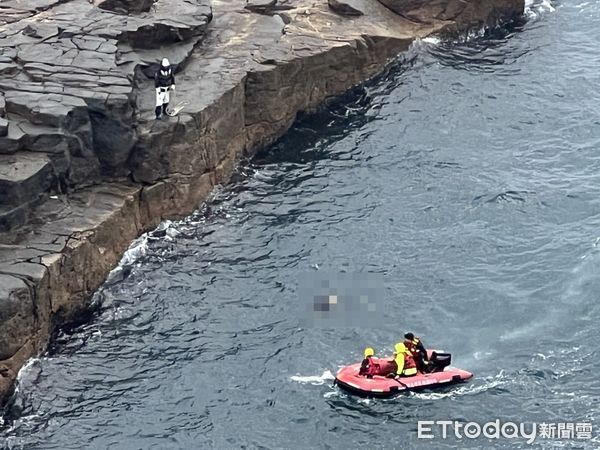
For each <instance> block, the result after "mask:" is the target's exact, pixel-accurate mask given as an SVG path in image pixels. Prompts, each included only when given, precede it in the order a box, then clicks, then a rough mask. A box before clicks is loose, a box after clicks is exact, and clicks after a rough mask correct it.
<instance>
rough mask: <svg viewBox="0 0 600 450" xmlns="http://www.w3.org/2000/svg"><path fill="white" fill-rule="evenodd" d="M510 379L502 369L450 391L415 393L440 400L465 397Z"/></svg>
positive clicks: (426, 398)
mask: <svg viewBox="0 0 600 450" xmlns="http://www.w3.org/2000/svg"><path fill="white" fill-rule="evenodd" d="M510 381H511V379H510V378H509V377H508V376H507V375H505V374H504V371H502V370H501V371H500V372H499V373H498V374H497V375H495V376H493V377H487V378H483V379H482V381H481V380H478V382H471V383H469V384H466V385H462V386H458V387H455V388H453V389H452V390H451V391H450V392H415V393H413V394H414V396H415V397H416V398H420V399H423V400H440V399H444V398H455V397H463V396H466V395H476V394H480V393H482V392H486V391H489V390H490V389H494V388H496V387H498V386H502V385H505V384H507V383H508V382H510Z"/></svg>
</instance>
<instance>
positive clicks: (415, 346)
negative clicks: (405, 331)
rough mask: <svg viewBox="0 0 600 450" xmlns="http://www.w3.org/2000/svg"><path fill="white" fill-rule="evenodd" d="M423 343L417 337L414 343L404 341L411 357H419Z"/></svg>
mask: <svg viewBox="0 0 600 450" xmlns="http://www.w3.org/2000/svg"><path fill="white" fill-rule="evenodd" d="M420 343H421V339H419V338H418V337H415V338H414V339H413V340H412V341H411V340H409V339H406V340H405V341H404V346H405V347H406V349H407V350H408V351H409V352H410V354H411V355H413V356H417V355H418V354H419V344H420Z"/></svg>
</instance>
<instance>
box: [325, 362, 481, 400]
mask: <svg viewBox="0 0 600 450" xmlns="http://www.w3.org/2000/svg"><path fill="white" fill-rule="evenodd" d="M428 353H429V359H430V361H431V364H430V368H431V369H430V372H429V373H421V372H419V373H417V375H415V376H412V377H400V378H398V379H394V378H388V377H387V376H386V375H387V374H388V373H391V372H393V365H392V364H390V363H391V358H387V359H385V358H372V361H373V362H374V363H375V364H379V366H380V367H381V371H380V375H373V376H371V377H367V376H365V375H359V374H358V373H359V370H360V363H357V364H352V365H350V366H346V367H342V368H341V369H340V370H339V371H338V373H337V375H336V377H335V383H336V384H337V385H338V386H340V387H342V388H344V389H346V390H348V391H350V392H352V393H354V394H358V395H362V396H366V397H391V396H393V395H396V394H398V393H400V392H402V391H405V390H407V389H410V390H414V389H423V388H428V389H431V388H436V387H440V386H447V385H449V384H452V383H460V382H462V381H466V380H468V379H469V378H471V377H472V376H473V374H472V373H471V372H467V371H466V370H462V369H457V368H455V367H450V361H451V356H450V354H449V353H440V352H435V351H431V350H428Z"/></svg>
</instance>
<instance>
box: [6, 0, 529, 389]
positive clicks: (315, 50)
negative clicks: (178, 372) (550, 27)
mask: <svg viewBox="0 0 600 450" xmlns="http://www.w3.org/2000/svg"><path fill="white" fill-rule="evenodd" d="M386 1H388V2H389V1H391V0H379V2H377V1H369V0H336V1H335V2H334V4H335V5H336V6H333V7H332V6H330V5H331V0H330V1H329V2H328V1H327V0H320V1H319V2H313V1H308V0H297V1H295V2H291V1H288V0H278V1H274V0H270V1H268V0H264V1H263V0H251V1H249V2H246V0H227V1H225V0H220V1H215V3H214V4H213V5H212V6H211V5H210V4H209V3H208V2H207V0H194V1H191V2H190V1H183V0H173V1H169V2H167V1H166V0H158V1H157V2H152V4H151V5H150V4H149V3H148V2H146V1H145V0H139V1H133V0H131V1H129V0H114V1H108V0H104V1H103V2H100V1H97V0H96V2H94V1H92V2H91V3H88V2H83V3H82V2H75V1H57V0H36V1H35V2H33V3H32V5H31V7H30V8H27V7H25V6H24V4H26V3H27V2H25V3H23V2H19V1H16V0H9V1H6V2H3V3H2V5H0V23H3V25H2V28H1V29H0V48H1V50H2V52H0V92H2V95H0V100H5V106H4V112H3V114H0V118H2V119H5V122H6V126H5V131H6V133H5V135H4V136H3V135H2V126H3V123H4V122H0V397H1V398H3V399H6V398H7V395H8V394H9V393H10V392H11V389H12V387H13V384H14V380H15V379H16V375H17V373H18V371H19V369H20V368H21V367H22V365H23V364H24V362H25V361H26V360H27V359H28V358H30V357H32V356H35V355H38V354H40V353H41V352H43V351H44V350H45V349H46V348H47V345H48V342H49V340H50V339H51V337H52V335H53V333H55V332H56V330H57V329H58V328H59V327H61V326H63V325H65V324H67V323H69V322H72V321H74V320H77V318H78V317H80V316H81V315H82V314H83V313H84V312H85V311H86V310H87V308H88V306H89V305H88V302H89V299H90V297H91V295H92V294H93V292H94V291H95V290H97V289H98V287H99V286H100V285H101V284H102V283H103V282H104V280H105V278H106V276H107V275H108V273H109V271H110V270H111V269H112V268H114V267H115V265H116V264H117V263H118V261H119V259H120V258H121V256H122V254H123V253H124V251H125V250H126V249H127V247H128V246H129V244H130V243H131V241H132V240H133V239H135V238H136V237H137V236H139V235H140V234H141V233H143V232H145V231H148V230H150V229H152V228H154V227H155V226H157V225H158V224H159V223H160V222H161V221H162V220H163V219H167V218H176V217H183V216H185V215H188V214H189V213H191V212H192V211H193V210H195V209H196V208H197V207H198V206H199V205H200V204H201V203H202V202H203V201H204V200H205V199H206V198H207V196H208V195H209V194H210V192H211V190H212V189H213V187H214V186H215V185H217V184H220V183H226V182H227V181H228V179H229V177H230V175H231V174H232V172H233V169H234V168H235V165H236V164H237V163H238V161H239V160H240V159H241V158H242V157H244V156H250V155H252V154H253V153H254V152H255V151H256V150H258V149H260V148H262V147H264V146H267V145H269V144H271V143H273V142H274V141H275V140H276V139H278V138H279V137H281V136H282V135H283V134H284V133H285V132H286V131H287V130H288V128H289V127H290V125H291V124H292V123H293V121H294V120H295V118H296V114H297V113H299V112H310V111H313V110H314V109H315V108H317V107H318V106H319V105H320V104H321V103H322V102H323V101H324V100H325V99H326V98H328V97H331V96H335V95H339V94H341V93H343V92H344V91H346V90H348V89H349V88H351V87H352V86H355V85H356V84H358V83H360V82H363V81H365V80H367V79H368V78H370V77H372V76H374V75H376V74H378V73H380V72H381V71H382V70H383V69H384V68H385V67H386V65H387V64H388V63H389V62H390V60H391V59H392V58H394V57H395V56H396V55H397V54H399V53H401V52H403V51H405V50H407V49H408V47H409V46H410V44H411V43H412V42H413V41H414V40H415V39H417V38H421V37H424V36H427V35H429V34H431V33H448V32H456V31H458V30H467V29H469V28H470V27H480V26H482V25H483V24H488V25H493V24H495V23H496V22H497V21H504V20H511V19H512V18H514V17H517V16H518V15H520V14H521V13H522V12H523V7H524V5H523V1H522V0H483V1H480V2H475V1H472V2H471V1H462V0H439V1H438V0H430V1H425V0H423V1H420V2H417V3H418V7H417V8H416V9H415V8H413V6H410V8H412V9H410V8H409V9H408V10H407V11H404V9H401V13H397V12H395V11H394V10H392V9H391V8H390V7H389V5H384V4H382V3H384V2H386ZM380 2H381V3H380ZM398 4H399V5H402V8H404V7H405V4H404V3H401V2H399V3H398ZM339 5H348V7H351V8H352V9H353V10H357V11H360V12H362V13H363V14H362V15H347V12H345V13H342V14H340V8H342V9H341V10H342V11H350V12H351V13H352V10H347V9H345V7H343V6H339ZM410 5H412V3H411V4H410ZM249 6H250V7H249ZM441 6H444V8H443V10H441V9H440V8H441ZM103 8H104V9H103ZM332 8H333V10H332ZM394 8H396V6H395V7H394ZM398 8H399V7H398ZM107 9H110V11H109V10H107ZM336 9H337V10H336ZM415 11H416V12H415ZM411 14H412V15H415V14H416V17H417V18H418V19H419V21H414V20H411V19H410V18H409V16H410V15H411ZM42 19H43V20H42ZM163 56H168V57H169V59H170V60H171V61H172V63H174V65H175V66H176V68H177V73H176V80H177V91H176V93H175V94H174V98H173V100H172V103H173V106H175V105H176V104H177V103H179V102H181V101H183V100H185V101H186V102H187V104H186V105H185V108H184V109H183V110H182V112H181V113H180V114H179V115H178V116H177V117H174V118H170V119H168V120H163V121H156V120H154V113H153V109H154V89H153V80H152V78H151V76H152V74H153V70H154V69H153V68H154V67H155V66H156V64H157V63H158V61H160V59H161V58H162V57H163ZM0 104H1V102H0ZM0 112H2V111H1V110H0Z"/></svg>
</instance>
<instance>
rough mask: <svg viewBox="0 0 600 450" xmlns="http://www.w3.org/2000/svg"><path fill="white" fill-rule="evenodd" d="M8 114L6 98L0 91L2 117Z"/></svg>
mask: <svg viewBox="0 0 600 450" xmlns="http://www.w3.org/2000/svg"><path fill="white" fill-rule="evenodd" d="M5 115H6V100H5V99H4V94H3V93H2V92H0V117H4V116H5Z"/></svg>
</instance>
